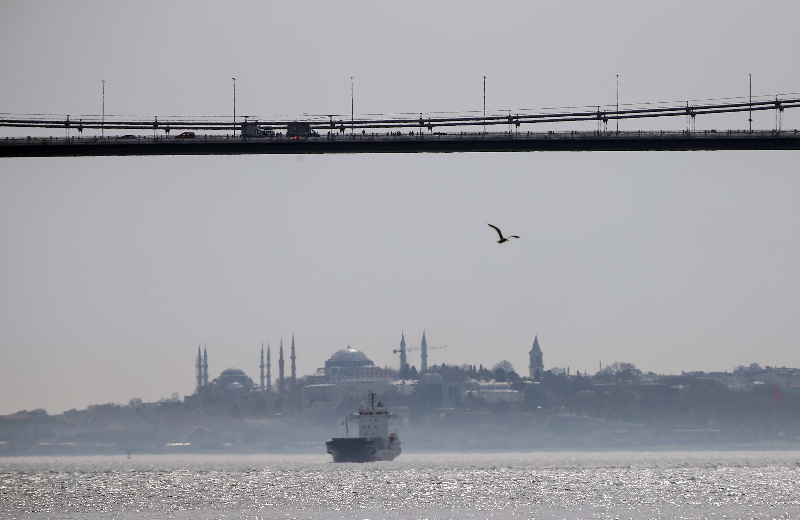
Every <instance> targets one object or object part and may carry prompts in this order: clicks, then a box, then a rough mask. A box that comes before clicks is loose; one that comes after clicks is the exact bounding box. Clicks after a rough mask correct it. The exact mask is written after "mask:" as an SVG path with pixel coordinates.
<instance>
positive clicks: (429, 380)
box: [419, 372, 444, 385]
mask: <svg viewBox="0 0 800 520" xmlns="http://www.w3.org/2000/svg"><path fill="white" fill-rule="evenodd" d="M419 384H421V385H441V384H444V379H442V376H440V375H439V374H436V373H434V372H430V373H427V374H425V375H424V376H422V377H421V378H420V380H419Z"/></svg>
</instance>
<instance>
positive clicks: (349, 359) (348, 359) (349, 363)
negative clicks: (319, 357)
mask: <svg viewBox="0 0 800 520" xmlns="http://www.w3.org/2000/svg"><path fill="white" fill-rule="evenodd" d="M369 366H375V363H373V362H372V360H371V359H369V358H368V357H367V355H366V354H364V353H363V352H361V351H360V350H356V349H354V348H353V347H351V346H350V345H347V348H343V349H342V350H338V351H336V352H334V354H333V355H332V356H331V357H330V359H328V360H327V361H326V362H325V368H331V367H369Z"/></svg>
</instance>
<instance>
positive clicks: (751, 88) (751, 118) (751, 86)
mask: <svg viewBox="0 0 800 520" xmlns="http://www.w3.org/2000/svg"><path fill="white" fill-rule="evenodd" d="M748 76H749V77H750V131H751V132H752V131H753V75H752V74H748Z"/></svg>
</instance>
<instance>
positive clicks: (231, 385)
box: [214, 368, 253, 392]
mask: <svg viewBox="0 0 800 520" xmlns="http://www.w3.org/2000/svg"><path fill="white" fill-rule="evenodd" d="M214 381H215V383H217V384H218V385H219V388H222V389H223V390H226V391H239V390H240V389H241V390H244V391H247V392H249V391H250V390H252V389H253V380H252V379H250V378H249V377H247V374H245V373H244V370H241V369H238V368H228V369H226V370H223V371H222V373H221V374H220V375H219V377H218V378H217V379H215V380H214Z"/></svg>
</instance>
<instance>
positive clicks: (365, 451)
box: [325, 392, 400, 462]
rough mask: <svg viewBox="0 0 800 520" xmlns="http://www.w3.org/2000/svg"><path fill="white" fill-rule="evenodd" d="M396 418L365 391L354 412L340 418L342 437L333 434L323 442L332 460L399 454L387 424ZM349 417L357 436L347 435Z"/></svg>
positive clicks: (375, 458)
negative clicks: (343, 430)
mask: <svg viewBox="0 0 800 520" xmlns="http://www.w3.org/2000/svg"><path fill="white" fill-rule="evenodd" d="M395 419H397V414H394V413H390V412H389V411H388V410H387V409H386V407H385V406H383V404H381V402H380V401H378V405H377V406H376V405H375V394H373V393H372V392H370V393H369V397H368V400H367V401H363V402H362V403H361V406H359V408H358V413H351V414H350V415H348V416H347V417H345V418H344V420H343V421H342V422H343V424H344V426H345V432H346V433H345V437H338V438H333V439H331V440H329V441H328V442H326V443H325V446H326V447H327V448H328V453H330V454H331V455H332V456H333V462H373V461H379V460H394V459H395V457H397V456H398V455H400V438H399V437H398V436H397V432H396V431H395V430H389V424H390V423H391V422H392V421H394V420H395ZM350 421H356V422H357V423H358V437H350V427H349V424H350Z"/></svg>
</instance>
